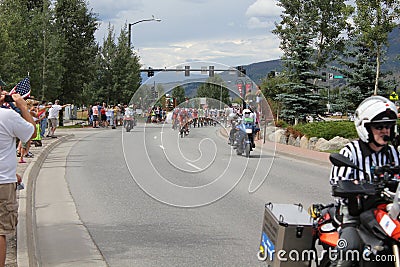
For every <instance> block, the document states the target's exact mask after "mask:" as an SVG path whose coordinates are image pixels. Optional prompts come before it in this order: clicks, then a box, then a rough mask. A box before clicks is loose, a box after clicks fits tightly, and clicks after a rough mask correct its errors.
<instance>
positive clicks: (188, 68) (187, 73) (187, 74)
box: [185, 66, 190, 76]
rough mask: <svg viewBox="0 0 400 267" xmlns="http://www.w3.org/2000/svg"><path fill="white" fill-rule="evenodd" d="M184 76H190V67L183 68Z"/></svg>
mask: <svg viewBox="0 0 400 267" xmlns="http://www.w3.org/2000/svg"><path fill="white" fill-rule="evenodd" d="M185 76H190V66H185Z"/></svg>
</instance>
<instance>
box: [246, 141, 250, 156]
mask: <svg viewBox="0 0 400 267" xmlns="http://www.w3.org/2000/svg"><path fill="white" fill-rule="evenodd" d="M250 149H251V147H250V144H246V148H245V152H246V158H250Z"/></svg>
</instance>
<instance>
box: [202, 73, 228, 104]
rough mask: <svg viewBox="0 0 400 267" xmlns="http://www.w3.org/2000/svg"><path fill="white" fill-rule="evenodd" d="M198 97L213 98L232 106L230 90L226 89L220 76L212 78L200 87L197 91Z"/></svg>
mask: <svg viewBox="0 0 400 267" xmlns="http://www.w3.org/2000/svg"><path fill="white" fill-rule="evenodd" d="M197 97H207V98H212V99H215V100H216V101H218V103H219V102H220V101H221V102H222V103H224V104H226V105H230V104H231V101H230V98H229V90H228V88H226V84H225V82H224V80H223V79H222V78H221V76H219V75H215V76H214V77H210V78H208V79H207V81H206V83H203V84H202V85H200V86H199V88H198V90H197Z"/></svg>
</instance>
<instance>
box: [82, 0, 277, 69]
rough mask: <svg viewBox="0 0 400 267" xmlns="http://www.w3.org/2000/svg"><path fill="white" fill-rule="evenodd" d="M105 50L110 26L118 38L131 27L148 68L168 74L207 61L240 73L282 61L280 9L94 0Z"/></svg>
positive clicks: (200, 0) (247, 2) (251, 0)
mask: <svg viewBox="0 0 400 267" xmlns="http://www.w3.org/2000/svg"><path fill="white" fill-rule="evenodd" d="M89 8H91V9H92V12H94V13H96V14H97V16H98V19H99V21H100V27H99V29H98V31H97V32H96V35H95V37H96V40H97V42H99V43H100V44H102V42H103V40H104V38H105V37H106V36H107V32H108V30H107V29H108V26H109V24H110V25H111V26H112V27H114V32H115V33H116V35H117V36H118V35H119V33H120V31H121V29H122V28H123V27H124V25H127V24H128V23H135V22H137V21H140V20H144V19H151V18H152V17H153V16H154V18H156V19H160V20H161V21H160V22H157V21H146V22H140V23H137V24H135V25H133V26H132V34H131V45H132V47H133V49H134V51H135V52H136V53H137V54H138V56H139V57H140V63H141V64H142V66H143V67H145V68H147V67H152V68H165V67H173V66H176V65H182V64H183V63H185V62H193V61H203V62H216V63H219V64H223V65H227V66H230V67H235V66H239V65H248V64H251V63H256V62H262V61H267V60H273V59H279V58H280V56H281V55H282V52H281V51H280V49H279V39H278V38H277V36H276V35H274V34H272V33H271V31H272V30H273V29H274V28H275V26H274V25H275V24H274V23H275V22H278V21H279V15H280V14H281V8H280V7H278V6H276V1H275V0H239V1H232V0H89Z"/></svg>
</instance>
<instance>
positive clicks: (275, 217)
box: [258, 203, 313, 267]
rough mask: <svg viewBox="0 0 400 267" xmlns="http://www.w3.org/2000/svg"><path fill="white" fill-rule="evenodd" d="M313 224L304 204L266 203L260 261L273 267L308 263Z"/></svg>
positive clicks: (310, 255) (290, 266) (287, 266)
mask: <svg viewBox="0 0 400 267" xmlns="http://www.w3.org/2000/svg"><path fill="white" fill-rule="evenodd" d="M312 225H313V223H312V219H311V217H310V216H309V215H308V213H307V211H306V210H304V208H303V206H302V205H301V204H272V203H267V204H265V212H264V220H263V226H262V235H261V244H260V251H259V254H258V258H259V260H262V261H266V262H267V264H268V265H271V266H273V267H292V266H296V267H298V266H308V263H309V261H310V260H311V259H312V258H313V257H312V255H313V254H312V253H313V252H312V245H313V244H312V231H313V229H312Z"/></svg>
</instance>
